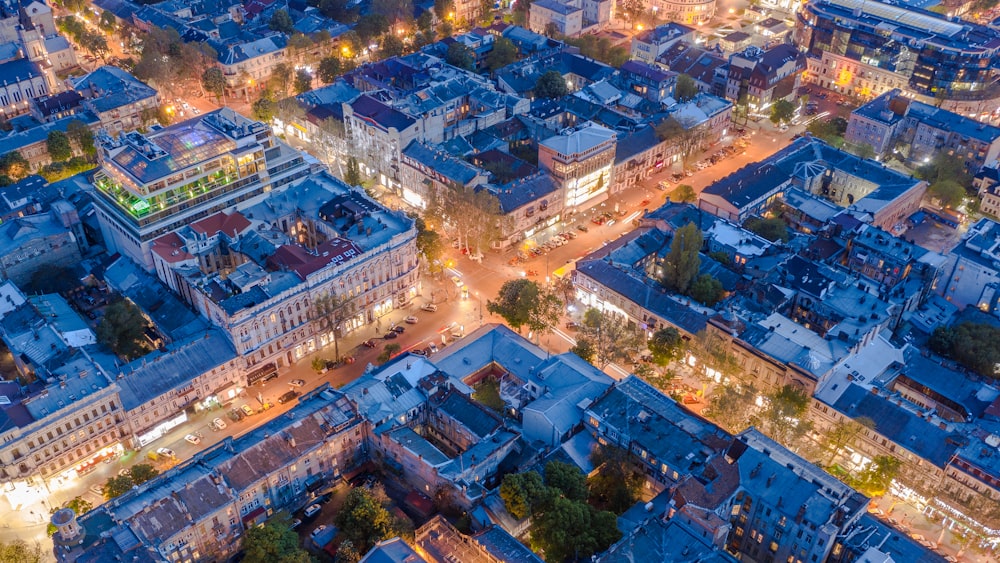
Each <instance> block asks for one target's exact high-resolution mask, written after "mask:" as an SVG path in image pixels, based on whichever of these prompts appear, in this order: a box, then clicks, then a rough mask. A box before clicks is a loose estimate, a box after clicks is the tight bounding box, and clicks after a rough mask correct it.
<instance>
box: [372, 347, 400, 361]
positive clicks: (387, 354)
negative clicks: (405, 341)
mask: <svg viewBox="0 0 1000 563" xmlns="http://www.w3.org/2000/svg"><path fill="white" fill-rule="evenodd" d="M401 349H402V347H401V346H400V345H399V344H396V343H395V342H391V343H389V344H386V345H385V348H383V349H382V353H380V354H379V355H378V357H377V358H375V361H376V362H377V363H378V364H380V365H381V364H384V363H386V362H388V361H389V360H391V359H392V357H393V356H395V355H396V354H398V353H399V351H400V350H401Z"/></svg>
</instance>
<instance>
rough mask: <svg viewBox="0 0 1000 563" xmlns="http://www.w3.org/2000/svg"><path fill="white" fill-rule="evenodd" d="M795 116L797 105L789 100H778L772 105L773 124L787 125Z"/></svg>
mask: <svg viewBox="0 0 1000 563" xmlns="http://www.w3.org/2000/svg"><path fill="white" fill-rule="evenodd" d="M793 116H795V104H793V103H792V102H789V101H788V100H778V101H776V102H774V104H772V105H771V123H774V124H778V123H787V122H789V121H791V120H792V117H793Z"/></svg>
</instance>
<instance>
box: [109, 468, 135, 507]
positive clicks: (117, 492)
mask: <svg viewBox="0 0 1000 563" xmlns="http://www.w3.org/2000/svg"><path fill="white" fill-rule="evenodd" d="M134 486H135V481H133V480H132V477H131V476H130V475H129V474H127V473H126V474H125V475H115V476H114V477H111V478H109V479H108V480H107V482H105V483H104V486H103V487H101V493H102V494H103V495H104V498H105V499H107V500H111V499H113V498H115V497H119V496H121V495H124V494H125V493H127V492H129V491H130V490H132V487H134Z"/></svg>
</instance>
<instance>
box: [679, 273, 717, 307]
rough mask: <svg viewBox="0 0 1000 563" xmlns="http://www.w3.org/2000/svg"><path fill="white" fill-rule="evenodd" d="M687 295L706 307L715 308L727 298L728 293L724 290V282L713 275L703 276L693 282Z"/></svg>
mask: <svg viewBox="0 0 1000 563" xmlns="http://www.w3.org/2000/svg"><path fill="white" fill-rule="evenodd" d="M687 294H688V296H690V297H691V299H694V300H695V301H697V302H699V303H701V304H702V305H704V306H706V307H714V306H715V304H716V303H718V302H719V301H721V300H722V298H723V297H725V296H726V291H725V290H724V289H723V288H722V282H720V281H719V280H717V279H716V278H714V277H712V275H711V274H702V275H700V276H698V277H697V278H695V280H694V281H693V282H691V286H690V287H689V288H688V291H687Z"/></svg>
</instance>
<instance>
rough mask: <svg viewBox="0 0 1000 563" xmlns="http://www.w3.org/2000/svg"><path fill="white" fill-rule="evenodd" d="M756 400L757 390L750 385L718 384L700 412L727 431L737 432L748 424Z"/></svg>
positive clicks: (744, 428)
mask: <svg viewBox="0 0 1000 563" xmlns="http://www.w3.org/2000/svg"><path fill="white" fill-rule="evenodd" d="M756 400H757V390H756V389H754V387H753V386H752V385H751V386H745V385H738V384H729V385H718V386H716V387H715V391H714V392H713V393H712V395H711V397H710V398H709V400H708V405H707V406H706V407H705V410H704V411H702V413H703V414H704V415H705V416H706V417H707V418H708V419H709V420H711V421H712V422H714V423H716V424H718V425H719V426H721V427H723V428H725V429H726V430H728V431H729V432H732V433H733V434H738V433H740V432H743V431H744V430H746V429H747V427H749V426H750V418H751V416H752V415H753V412H754V410H753V409H754V404H755V402H756Z"/></svg>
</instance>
